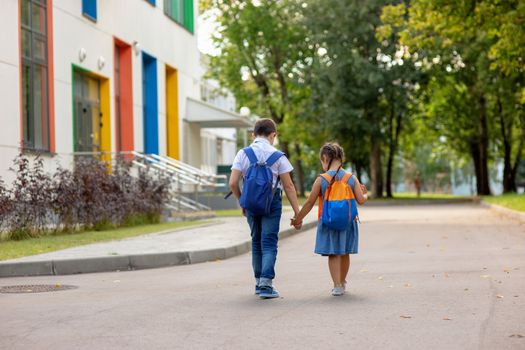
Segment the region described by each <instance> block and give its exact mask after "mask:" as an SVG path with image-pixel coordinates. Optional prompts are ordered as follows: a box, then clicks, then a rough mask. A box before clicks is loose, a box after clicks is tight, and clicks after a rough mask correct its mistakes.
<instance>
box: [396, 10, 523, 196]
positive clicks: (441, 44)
mask: <svg viewBox="0 0 525 350" xmlns="http://www.w3.org/2000/svg"><path fill="white" fill-rule="evenodd" d="M521 3H523V1H521ZM401 6H402V5H401ZM522 6H523V5H522V4H520V1H508V2H502V1H496V0H485V1H483V0H481V1H460V2H458V1H453V0H432V1H431V0H413V1H411V2H410V6H409V7H408V9H407V15H406V20H405V29H404V30H403V32H402V33H401V35H400V36H401V42H402V43H404V44H405V45H407V46H409V47H410V48H411V49H417V53H418V54H419V55H420V57H421V58H422V66H423V68H424V69H425V67H426V68H428V71H429V72H431V73H432V75H433V76H434V78H435V79H436V82H437V85H436V84H434V88H438V89H439V88H440V84H447V83H451V84H452V87H453V88H450V89H444V90H443V89H442V90H441V91H442V92H446V91H448V92H450V93H452V94H454V93H455V91H456V90H457V89H458V88H459V89H460V90H461V91H462V92H464V97H465V98H464V99H462V100H458V99H457V98H456V96H448V97H444V96H442V95H441V97H442V98H444V99H445V100H447V101H449V102H450V103H456V104H457V105H455V106H454V107H453V108H452V109H454V110H456V111H459V110H462V111H463V112H462V113H461V114H459V115H461V116H462V118H464V119H465V120H464V121H463V122H461V124H462V125H466V126H469V127H470V131H469V132H467V133H468V135H469V138H468V142H469V146H470V154H471V157H472V160H473V163H474V167H475V172H476V180H477V181H476V182H477V191H478V194H481V195H483V194H490V188H489V172H488V161H489V142H490V131H489V127H490V125H492V124H493V122H494V118H495V116H496V115H497V114H498V113H499V111H498V110H496V111H494V109H491V103H490V101H491V99H492V97H493V96H494V87H493V85H494V84H493V82H494V79H496V78H497V76H498V72H497V71H495V70H497V69H499V70H500V74H501V77H502V79H503V80H507V81H512V80H514V77H512V75H514V74H510V71H511V70H509V69H510V67H514V68H516V67H517V68H518V69H519V70H520V71H522V67H523V65H522V63H520V62H521V61H520V59H519V56H516V54H515V51H513V50H512V49H511V47H514V48H516V47H515V46H514V45H510V44H509V43H508V41H509V40H508V39H509V38H508V31H507V29H504V30H502V31H497V30H496V28H498V25H500V24H501V19H500V18H497V17H498V15H502V14H506V15H508V16H510V17H511V18H513V22H512V23H511V25H515V24H516V22H519V21H521V17H520V15H518V14H517V12H516V9H519V8H522ZM507 27H508V26H504V28H507ZM517 33H518V34H519V33H523V30H521V32H520V31H517ZM520 35H521V34H520ZM521 40H523V37H521V38H520V39H519V40H518V42H520V41H521ZM500 47H504V48H505V50H506V53H505V54H502V55H501V54H499V53H498V54H496V53H497V52H499V51H498V50H499V49H498V48H500ZM516 50H518V51H522V50H523V49H522V48H521V49H518V48H516ZM452 75H454V77H453V78H452V79H451V77H450V76H452ZM520 90H521V88H520ZM496 101H497V98H496ZM500 101H501V98H500ZM507 105H510V106H514V105H515V103H512V102H510V101H507ZM446 114H450V113H446ZM513 114H514V115H516V113H513ZM456 117H458V115H456ZM444 118H447V117H446V116H445V117H444ZM469 119H470V120H472V119H474V121H475V122H474V123H470V120H469ZM455 121H456V122H457V121H458V120H457V119H456V120H455ZM445 124H447V125H450V123H445ZM512 124H513V123H512ZM502 130H503V129H502ZM461 133H463V131H461ZM461 133H459V134H457V135H454V137H459V136H460V135H461ZM507 134H508V133H507ZM502 136H503V138H506V136H504V135H502ZM519 147H522V146H519ZM505 152H507V153H509V152H512V151H509V150H508V149H507V151H505ZM517 153H518V154H521V151H520V152H517ZM509 164H510V163H509V162H507V165H506V166H507V167H509V166H510V165H509ZM506 173H509V174H510V173H512V170H511V169H510V168H507V170H506Z"/></svg>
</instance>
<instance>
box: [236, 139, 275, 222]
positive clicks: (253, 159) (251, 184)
mask: <svg viewBox="0 0 525 350" xmlns="http://www.w3.org/2000/svg"><path fill="white" fill-rule="evenodd" d="M243 151H244V153H246V156H247V157H248V159H249V160H250V167H249V168H248V170H247V171H246V175H245V177H244V184H243V186H242V193H241V199H240V204H241V207H242V208H244V209H246V211H248V212H250V213H251V214H252V215H267V214H269V213H270V209H271V205H272V201H273V196H274V194H275V190H276V189H277V185H278V184H279V178H277V183H276V184H275V187H274V186H272V185H273V173H272V170H271V169H270V167H271V166H272V165H274V164H275V162H276V161H277V160H279V158H281V157H282V156H284V153H283V152H279V151H275V152H274V153H272V154H271V155H270V157H268V159H266V161H259V160H258V159H257V156H256V155H255V152H254V151H253V149H252V148H251V147H246V148H244V149H243Z"/></svg>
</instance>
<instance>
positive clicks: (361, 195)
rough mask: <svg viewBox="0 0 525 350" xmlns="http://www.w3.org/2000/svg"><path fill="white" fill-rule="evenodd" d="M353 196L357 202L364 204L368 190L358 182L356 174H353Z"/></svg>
mask: <svg viewBox="0 0 525 350" xmlns="http://www.w3.org/2000/svg"><path fill="white" fill-rule="evenodd" d="M354 196H355V200H356V201H357V203H359V204H364V203H365V202H366V201H367V200H368V191H367V189H366V187H365V186H364V185H361V183H359V180H358V179H357V176H354Z"/></svg>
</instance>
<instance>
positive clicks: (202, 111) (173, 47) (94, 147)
mask: <svg viewBox="0 0 525 350" xmlns="http://www.w3.org/2000/svg"><path fill="white" fill-rule="evenodd" d="M197 5H198V4H197V2H196V1H195V2H194V1H193V0H164V1H160V0H111V1H108V0H98V1H97V0H2V1H1V3H0V10H1V11H0V30H1V33H2V47H1V48H0V96H1V97H0V105H1V111H0V121H1V125H2V127H1V128H0V177H2V178H4V179H8V181H9V179H11V178H12V175H11V174H10V173H9V172H8V171H7V169H8V168H9V166H10V165H11V163H12V160H13V158H14V157H15V156H16V155H17V154H18V153H19V152H20V151H23V152H24V153H27V154H33V153H38V154H41V155H42V157H44V159H45V160H46V165H47V166H48V167H54V166H56V161H59V162H60V163H61V164H62V165H65V166H67V164H68V163H69V162H70V161H71V159H72V156H73V153H75V152H126V151H133V150H135V151H139V152H145V153H155V154H161V155H167V156H169V157H172V158H175V159H178V160H182V161H183V162H186V163H188V164H190V165H193V166H195V167H199V168H203V169H206V170H208V171H212V172H214V171H216V170H215V169H214V167H216V165H218V164H220V163H221V162H231V152H232V151H231V146H232V145H233V152H234V151H235V135H236V133H235V130H236V128H247V127H250V125H251V124H250V122H249V121H248V120H247V119H245V118H243V117H241V116H240V115H238V114H237V113H236V112H235V109H236V106H235V100H234V99H233V100H232V99H231V96H229V97H227V98H226V99H224V98H223V99H222V100H221V99H217V98H215V99H213V98H210V97H208V96H207V93H206V87H205V86H203V83H202V81H201V74H202V68H201V67H200V53H199V51H198V48H197V38H196V36H195V35H194V33H195V30H196V28H195V23H196V21H195V18H196V14H197V13H198V9H197ZM206 84H207V83H206ZM203 99H205V101H203ZM210 135H211V136H210ZM209 140H214V142H215V144H213V142H211V141H209ZM210 142H211V143H210ZM225 149H226V151H225ZM210 157H215V158H214V159H211V158H210Z"/></svg>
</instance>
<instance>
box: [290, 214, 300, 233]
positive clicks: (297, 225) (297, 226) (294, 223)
mask: <svg viewBox="0 0 525 350" xmlns="http://www.w3.org/2000/svg"><path fill="white" fill-rule="evenodd" d="M290 226H293V227H295V229H296V230H300V229H301V227H302V226H303V220H298V219H296V218H295V216H294V217H293V218H291V219H290Z"/></svg>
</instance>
